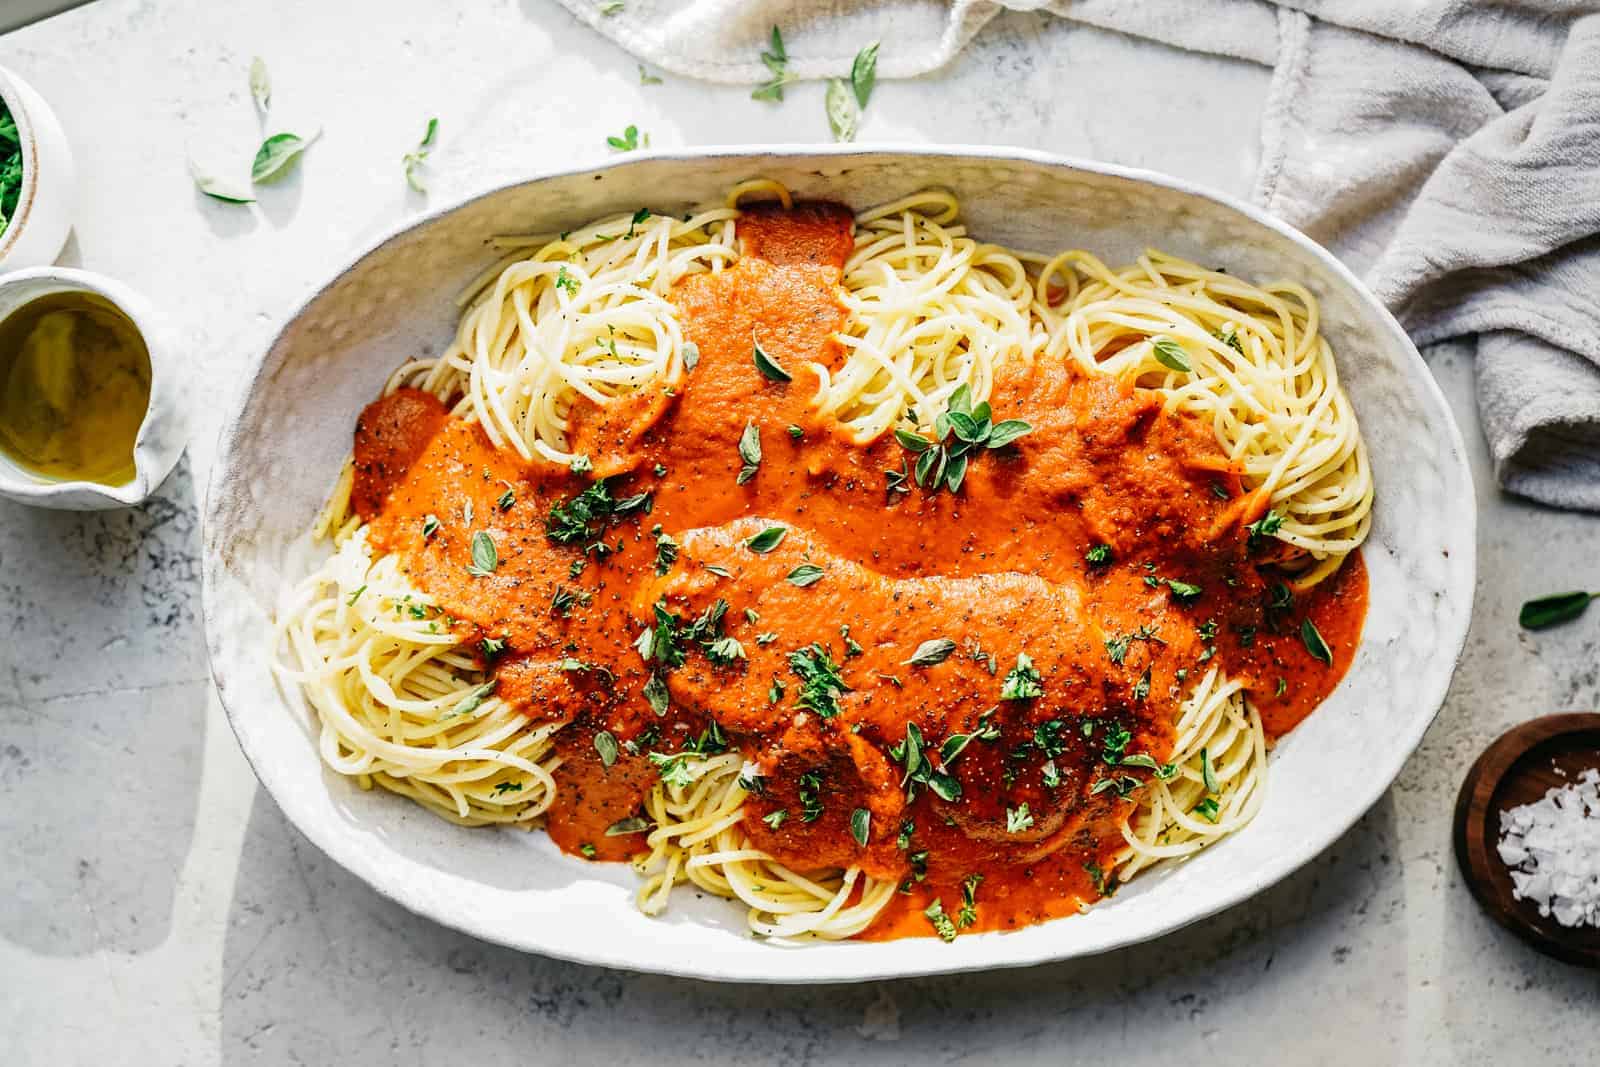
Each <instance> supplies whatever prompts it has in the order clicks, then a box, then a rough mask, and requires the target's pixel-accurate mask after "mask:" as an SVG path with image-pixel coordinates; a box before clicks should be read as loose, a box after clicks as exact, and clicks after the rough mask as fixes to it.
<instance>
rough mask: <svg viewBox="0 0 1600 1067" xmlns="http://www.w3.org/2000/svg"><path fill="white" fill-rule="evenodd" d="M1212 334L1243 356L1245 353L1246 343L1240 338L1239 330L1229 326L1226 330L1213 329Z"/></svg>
mask: <svg viewBox="0 0 1600 1067" xmlns="http://www.w3.org/2000/svg"><path fill="white" fill-rule="evenodd" d="M1212 336H1213V337H1215V338H1216V339H1217V340H1219V341H1221V342H1222V343H1223V344H1225V345H1227V346H1228V347H1229V348H1231V349H1233V350H1234V351H1235V352H1237V353H1239V354H1240V355H1241V356H1242V355H1244V344H1243V343H1242V342H1241V341H1240V340H1239V331H1238V330H1236V329H1234V328H1233V327H1232V326H1229V327H1228V328H1227V329H1226V330H1222V329H1218V330H1214V331H1212Z"/></svg>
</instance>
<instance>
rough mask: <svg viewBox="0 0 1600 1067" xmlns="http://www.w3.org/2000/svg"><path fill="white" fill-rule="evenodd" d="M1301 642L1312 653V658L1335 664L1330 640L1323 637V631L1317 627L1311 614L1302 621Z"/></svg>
mask: <svg viewBox="0 0 1600 1067" xmlns="http://www.w3.org/2000/svg"><path fill="white" fill-rule="evenodd" d="M1300 642H1301V643H1302V644H1303V645H1305V646H1306V651H1307V652H1309V653H1311V658H1312V659H1315V660H1320V661H1321V662H1322V663H1324V664H1326V665H1327V666H1329V667H1331V666H1333V652H1332V651H1331V650H1330V649H1329V648H1328V642H1326V641H1324V640H1323V639H1322V631H1320V630H1318V629H1317V624H1316V623H1314V622H1312V621H1311V619H1310V617H1309V616H1308V617H1307V618H1306V619H1305V620H1304V621H1302V622H1301V623H1300Z"/></svg>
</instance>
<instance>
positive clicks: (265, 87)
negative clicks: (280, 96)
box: [250, 56, 272, 115]
mask: <svg viewBox="0 0 1600 1067" xmlns="http://www.w3.org/2000/svg"><path fill="white" fill-rule="evenodd" d="M250 96H251V97H252V98H253V99H254V100H255V102H256V107H257V108H259V109H260V111H261V113H262V114H263V115H264V114H266V112H267V108H268V107H269V106H270V105H271V103H272V76H271V75H269V74H268V73H267V61H266V60H264V59H262V58H261V57H260V56H251V57H250Z"/></svg>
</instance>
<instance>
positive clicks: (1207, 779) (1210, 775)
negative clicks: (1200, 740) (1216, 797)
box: [1200, 748, 1221, 793]
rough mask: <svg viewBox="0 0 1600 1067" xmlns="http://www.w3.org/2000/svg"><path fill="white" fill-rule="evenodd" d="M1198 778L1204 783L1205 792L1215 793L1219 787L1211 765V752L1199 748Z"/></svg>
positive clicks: (1219, 789) (1218, 790)
mask: <svg viewBox="0 0 1600 1067" xmlns="http://www.w3.org/2000/svg"><path fill="white" fill-rule="evenodd" d="M1200 779H1201V781H1203V782H1204V783H1205V787H1206V792H1207V793H1217V792H1220V791H1221V788H1220V787H1219V786H1218V785H1217V774H1216V771H1215V770H1213V769H1212V766H1211V753H1209V752H1207V751H1206V750H1205V749H1203V748H1202V749H1201V750H1200Z"/></svg>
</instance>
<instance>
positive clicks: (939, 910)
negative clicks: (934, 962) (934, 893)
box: [922, 897, 956, 944]
mask: <svg viewBox="0 0 1600 1067" xmlns="http://www.w3.org/2000/svg"><path fill="white" fill-rule="evenodd" d="M922 914H923V915H924V916H926V917H927V920H928V922H930V923H932V924H933V929H934V932H935V933H937V934H938V935H939V940H940V941H943V942H944V943H945V944H949V943H950V942H952V941H954V940H955V939H956V924H955V923H953V922H951V921H950V916H948V915H946V914H945V913H944V905H943V904H942V903H940V901H939V898H938V897H934V899H933V903H932V904H929V905H928V906H927V907H926V908H924V909H923V910H922Z"/></svg>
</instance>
